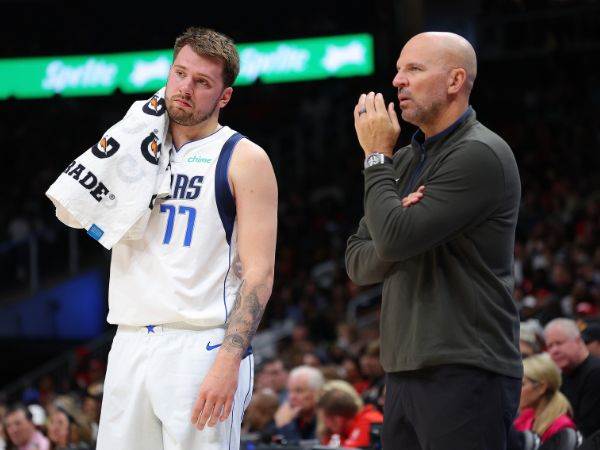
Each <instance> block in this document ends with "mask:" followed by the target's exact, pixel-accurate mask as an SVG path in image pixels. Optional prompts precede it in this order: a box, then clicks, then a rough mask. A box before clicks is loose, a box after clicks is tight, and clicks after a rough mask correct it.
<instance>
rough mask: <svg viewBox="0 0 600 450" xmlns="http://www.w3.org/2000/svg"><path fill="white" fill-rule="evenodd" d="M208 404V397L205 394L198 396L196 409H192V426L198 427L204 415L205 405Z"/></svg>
mask: <svg viewBox="0 0 600 450" xmlns="http://www.w3.org/2000/svg"><path fill="white" fill-rule="evenodd" d="M205 403H206V397H205V396H204V395H203V394H200V395H199V396H198V399H197V400H196V403H195V404H194V408H193V409H192V419H191V420H192V424H194V425H196V423H197V422H198V419H199V418H200V414H201V413H202V409H203V408H204V404H205Z"/></svg>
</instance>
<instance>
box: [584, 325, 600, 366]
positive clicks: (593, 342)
mask: <svg viewBox="0 0 600 450" xmlns="http://www.w3.org/2000/svg"><path fill="white" fill-rule="evenodd" d="M581 339H583V342H585V346H586V347H587V348H588V350H589V351H590V354H591V355H592V356H595V357H596V358H600V324H598V323H594V324H591V325H588V326H587V327H586V328H585V329H584V330H583V331H582V332H581Z"/></svg>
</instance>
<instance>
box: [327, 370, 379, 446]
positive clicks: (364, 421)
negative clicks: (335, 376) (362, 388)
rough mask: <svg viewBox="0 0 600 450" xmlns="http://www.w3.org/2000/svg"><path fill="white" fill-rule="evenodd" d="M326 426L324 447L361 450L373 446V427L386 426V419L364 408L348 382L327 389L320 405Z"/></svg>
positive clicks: (334, 382)
mask: <svg viewBox="0 0 600 450" xmlns="http://www.w3.org/2000/svg"><path fill="white" fill-rule="evenodd" d="M317 409H318V411H319V418H320V421H321V422H322V424H323V426H324V430H323V435H322V438H321V443H322V444H324V445H331V444H335V443H337V444H339V445H340V446H342V447H349V448H357V447H368V446H370V445H371V425H372V424H374V423H383V415H382V414H381V413H380V412H379V411H377V409H375V407H374V406H373V405H366V406H363V402H362V400H361V399H360V396H359V395H358V393H357V392H356V391H355V390H354V388H353V387H352V386H351V385H350V384H348V383H346V382H344V381H339V380H336V381H333V382H330V383H328V384H327V385H325V388H324V393H323V394H322V396H321V397H320V399H319V402H318V403H317Z"/></svg>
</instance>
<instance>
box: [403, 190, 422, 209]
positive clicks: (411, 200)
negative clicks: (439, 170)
mask: <svg viewBox="0 0 600 450" xmlns="http://www.w3.org/2000/svg"><path fill="white" fill-rule="evenodd" d="M424 195H425V186H420V187H419V189H417V190H416V191H415V192H412V193H410V194H408V195H407V196H406V197H404V198H403V199H402V206H403V207H405V208H408V207H409V206H412V205H414V204H416V203H419V202H420V201H421V199H422V198H423V196H424Z"/></svg>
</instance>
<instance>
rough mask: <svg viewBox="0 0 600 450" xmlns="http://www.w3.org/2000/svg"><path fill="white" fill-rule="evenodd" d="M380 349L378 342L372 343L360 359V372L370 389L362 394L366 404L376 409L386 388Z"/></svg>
mask: <svg viewBox="0 0 600 450" xmlns="http://www.w3.org/2000/svg"><path fill="white" fill-rule="evenodd" d="M379 349H380V343H379V341H378V340H377V341H374V342H371V343H370V344H369V345H367V348H366V350H365V352H364V354H363V355H362V356H361V357H360V370H361V372H362V373H363V375H364V376H365V378H366V379H367V381H368V383H369V385H368V387H367V388H366V389H365V390H364V391H363V392H362V394H361V395H362V399H363V401H364V402H365V403H369V404H371V405H375V406H376V407H377V405H378V403H379V397H381V393H382V391H383V387H384V386H385V372H384V371H383V367H382V366H381V361H380V360H379Z"/></svg>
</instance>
